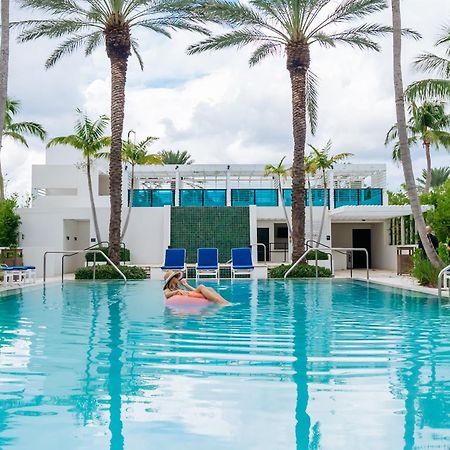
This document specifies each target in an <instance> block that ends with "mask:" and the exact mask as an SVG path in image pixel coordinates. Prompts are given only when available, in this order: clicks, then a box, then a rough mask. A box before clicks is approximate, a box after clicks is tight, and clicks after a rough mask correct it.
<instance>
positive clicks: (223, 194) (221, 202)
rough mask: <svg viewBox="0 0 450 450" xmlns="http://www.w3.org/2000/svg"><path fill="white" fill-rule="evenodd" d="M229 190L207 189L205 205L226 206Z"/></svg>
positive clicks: (204, 197)
mask: <svg viewBox="0 0 450 450" xmlns="http://www.w3.org/2000/svg"><path fill="white" fill-rule="evenodd" d="M226 202H227V191H226V190H225V189H205V190H204V191H203V206H226Z"/></svg>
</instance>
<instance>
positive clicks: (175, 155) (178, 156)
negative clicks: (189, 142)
mask: <svg viewBox="0 0 450 450" xmlns="http://www.w3.org/2000/svg"><path fill="white" fill-rule="evenodd" d="M159 156H160V157H161V159H162V162H163V164H179V165H184V164H192V163H193V162H194V160H193V159H192V156H191V155H190V154H189V153H188V152H187V151H186V150H183V151H180V150H177V151H176V152H174V151H172V150H161V151H160V152H159Z"/></svg>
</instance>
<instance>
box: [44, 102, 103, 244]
mask: <svg viewBox="0 0 450 450" xmlns="http://www.w3.org/2000/svg"><path fill="white" fill-rule="evenodd" d="M78 112H79V113H80V114H81V117H80V118H79V119H78V120H77V121H76V122H75V126H74V134H69V135H68V136H59V137H55V138H53V139H50V141H49V142H48V144H47V148H51V147H54V146H55V145H68V146H70V147H73V148H76V149H77V150H80V151H81V153H82V155H83V159H84V163H85V166H86V176H87V181H88V189H89V199H90V202H91V212H92V220H93V222H94V228H95V237H96V239H97V243H100V242H102V238H101V234H100V228H99V226H98V219H97V210H96V208H95V200H94V193H93V190H92V177H91V168H92V163H93V161H94V160H95V159H97V158H100V157H102V156H103V155H102V153H101V150H102V149H103V148H105V147H108V146H109V145H111V137H110V136H105V131H106V128H107V126H108V124H109V118H108V117H107V116H105V115H102V116H100V117H99V118H98V119H97V120H94V121H93V120H91V119H89V117H87V116H86V115H85V114H82V113H81V111H79V110H78Z"/></svg>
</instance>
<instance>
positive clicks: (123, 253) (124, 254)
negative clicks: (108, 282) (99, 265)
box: [85, 247, 130, 262]
mask: <svg viewBox="0 0 450 450" xmlns="http://www.w3.org/2000/svg"><path fill="white" fill-rule="evenodd" d="M94 250H101V251H102V252H103V253H104V254H105V255H106V256H109V248H108V247H98V248H97V249H94ZM85 258H86V261H88V262H93V261H94V253H86V256H85ZM95 259H96V261H97V262H106V259H105V257H104V256H103V255H102V254H101V253H97V254H96V256H95ZM120 261H130V250H129V249H127V248H123V247H120Z"/></svg>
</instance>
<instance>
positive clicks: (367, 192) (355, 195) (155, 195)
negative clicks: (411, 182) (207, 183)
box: [129, 188, 383, 208]
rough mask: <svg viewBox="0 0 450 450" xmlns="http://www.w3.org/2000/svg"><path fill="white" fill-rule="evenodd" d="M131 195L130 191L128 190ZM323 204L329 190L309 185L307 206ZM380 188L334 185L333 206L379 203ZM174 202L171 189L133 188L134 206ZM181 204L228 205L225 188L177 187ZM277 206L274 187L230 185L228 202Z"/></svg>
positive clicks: (287, 196) (288, 197) (287, 193)
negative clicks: (338, 186) (229, 199)
mask: <svg viewBox="0 0 450 450" xmlns="http://www.w3.org/2000/svg"><path fill="white" fill-rule="evenodd" d="M129 196H130V194H129ZM310 198H312V205H313V206H323V205H324V204H326V205H327V206H328V208H330V199H331V193H330V190H329V189H327V190H326V191H325V190H324V189H320V188H319V189H311V195H309V192H308V190H306V192H305V204H306V206H309V202H310ZM283 199H284V203H285V205H286V206H288V207H290V206H292V189H283ZM382 204H383V189H381V188H364V189H341V188H339V189H334V202H333V206H334V208H339V207H341V206H361V205H382ZM165 205H170V206H174V205H175V190H173V189H135V190H134V191H133V206H134V207H158V206H165ZM179 205H180V206H227V191H226V189H180V192H179ZM250 205H256V206H279V202H278V191H277V189H231V205H230V206H250Z"/></svg>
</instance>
